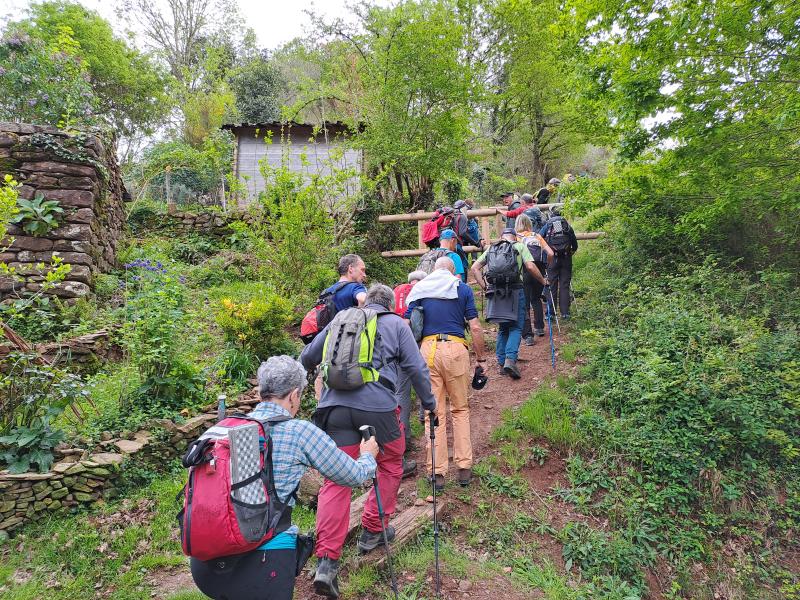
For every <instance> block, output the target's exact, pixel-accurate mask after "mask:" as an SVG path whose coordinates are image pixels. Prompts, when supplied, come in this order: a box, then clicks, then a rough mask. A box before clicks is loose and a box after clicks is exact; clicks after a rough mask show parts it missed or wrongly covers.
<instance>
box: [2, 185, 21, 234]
mask: <svg viewBox="0 0 800 600" xmlns="http://www.w3.org/2000/svg"><path fill="white" fill-rule="evenodd" d="M19 185H20V184H19V183H18V182H17V181H16V180H15V179H14V178H13V177H12V176H11V175H4V176H3V182H2V184H0V240H4V239H5V237H6V231H7V230H8V224H9V223H10V222H11V219H13V218H14V216H15V215H16V214H17V210H19V209H18V208H17V199H18V198H19V192H18V191H17V188H19Z"/></svg>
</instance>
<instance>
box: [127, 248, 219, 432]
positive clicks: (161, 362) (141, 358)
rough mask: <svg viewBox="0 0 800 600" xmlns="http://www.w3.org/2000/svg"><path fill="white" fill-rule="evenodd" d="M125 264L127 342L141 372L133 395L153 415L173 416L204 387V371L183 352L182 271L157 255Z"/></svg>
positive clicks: (199, 393)
mask: <svg viewBox="0 0 800 600" xmlns="http://www.w3.org/2000/svg"><path fill="white" fill-rule="evenodd" d="M125 269H126V280H125V283H126V299H127V315H128V320H127V322H126V323H125V324H124V326H123V344H124V346H125V348H126V350H127V351H128V355H129V356H130V358H131V360H132V361H133V362H134V363H135V364H136V365H137V368H138V371H139V375H140V377H141V383H140V385H139V387H138V389H137V390H136V391H135V392H134V393H133V394H132V396H131V398H130V401H131V402H134V403H136V404H137V405H138V406H139V408H140V409H142V410H144V411H149V412H150V413H151V416H172V415H173V414H174V413H175V412H177V411H179V410H181V409H183V408H186V407H190V406H192V405H194V404H195V403H197V402H198V401H199V400H201V399H202V392H203V381H202V378H201V376H200V373H199V372H198V370H197V369H196V368H195V367H194V366H193V365H192V364H191V363H190V362H189V361H188V359H187V358H186V357H185V356H184V355H183V353H182V343H181V339H182V336H183V330H184V328H185V327H186V325H187V322H186V321H187V316H186V312H185V309H184V303H185V299H186V292H185V289H184V284H183V277H182V276H175V274H174V273H173V272H171V270H170V269H169V268H167V266H165V265H164V264H162V263H161V262H159V261H150V260H137V261H134V262H132V263H128V264H126V265H125Z"/></svg>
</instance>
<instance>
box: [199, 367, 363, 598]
mask: <svg viewBox="0 0 800 600" xmlns="http://www.w3.org/2000/svg"><path fill="white" fill-rule="evenodd" d="M306 384H307V378H306V371H305V369H304V368H303V367H302V365H301V364H300V363H299V362H297V361H296V360H295V359H293V358H291V357H289V356H273V357H271V358H269V359H267V361H266V362H263V363H261V367H260V368H259V369H258V391H259V395H260V397H261V402H260V403H259V404H258V406H256V408H255V410H253V412H251V413H250V416H251V417H255V418H258V419H262V420H266V419H269V418H274V417H278V416H286V417H292V418H291V419H290V420H286V421H283V422H280V423H274V424H273V425H272V428H271V435H270V437H271V440H272V453H273V454H272V464H273V466H274V471H273V476H274V479H275V491H276V492H277V496H278V498H279V499H280V500H281V501H283V502H286V503H288V505H289V506H294V503H295V497H294V493H295V491H296V489H297V486H298V485H299V483H300V478H301V477H302V476H303V474H304V473H305V472H306V470H308V469H309V468H314V469H317V470H318V471H319V472H320V473H321V474H322V475H323V476H324V477H326V478H327V479H328V480H331V481H335V482H336V483H337V484H338V485H341V486H345V489H347V490H349V489H350V488H351V487H355V486H358V485H362V484H363V483H365V482H367V481H369V480H370V478H371V477H372V475H373V474H374V472H375V468H376V464H377V463H376V461H375V458H376V457H377V455H378V443H377V442H376V440H375V438H371V439H370V440H368V441H365V442H361V443H360V444H358V445H357V446H355V447H354V449H353V451H352V452H348V453H346V452H343V451H342V450H340V449H338V448H337V447H336V444H335V443H334V441H333V440H332V439H331V438H330V437H329V436H328V435H327V434H326V433H325V432H324V431H322V430H321V429H319V428H318V427H317V426H315V425H314V424H312V423H310V422H308V421H303V420H301V419H294V418H293V417H294V416H295V415H296V414H297V411H298V409H299V408H300V398H301V396H302V395H303V390H304V388H305V386H306ZM226 468H227V467H226ZM284 515H285V516H284V519H286V523H285V524H286V525H287V528H286V529H285V530H284V531H282V532H281V533H278V534H276V535H275V537H273V538H272V539H271V540H270V541H268V542H267V543H265V544H263V545H262V546H260V547H259V548H257V549H256V550H253V551H251V552H248V553H245V554H238V555H234V556H226V557H222V558H217V559H213V560H209V561H202V560H198V559H196V558H192V559H191V561H190V564H191V570H192V578H193V579H194V582H195V584H197V587H198V588H200V591H201V592H203V593H204V594H205V595H206V596H209V597H210V598H215V599H219V600H223V599H226V598H236V599H237V600H251V599H252V600H263V599H264V598H270V600H273V599H274V600H289V599H291V598H292V595H293V593H294V580H295V577H296V576H297V575H299V572H300V569H301V568H302V567H303V564H305V561H306V560H307V559H308V556H309V555H310V554H311V548H310V540H309V538H307V537H306V536H300V535H299V530H298V527H297V526H296V525H292V524H291V509H289V510H288V515H287V514H286V513H284ZM282 522H283V521H282Z"/></svg>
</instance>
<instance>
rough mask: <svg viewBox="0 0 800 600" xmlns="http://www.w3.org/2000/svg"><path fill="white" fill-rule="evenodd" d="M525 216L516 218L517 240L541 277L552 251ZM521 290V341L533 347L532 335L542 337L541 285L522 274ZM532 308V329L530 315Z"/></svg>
mask: <svg viewBox="0 0 800 600" xmlns="http://www.w3.org/2000/svg"><path fill="white" fill-rule="evenodd" d="M534 227H535V226H534V225H533V224H532V223H531V220H530V218H528V215H527V214H522V215H520V216H518V217H517V240H518V241H520V242H522V243H523V244H525V246H527V248H528V250H529V251H530V253H531V256H532V257H533V263H534V264H535V265H536V268H537V269H539V272H540V273H541V274H542V275H545V273H546V272H547V265H548V263H549V262H550V261H551V260H552V258H553V250H552V249H551V248H550V246H548V245H547V242H546V241H545V240H544V238H543V237H542V236H540V235H539V233H538V232H537V230H536V229H535V228H534ZM522 289H523V291H524V292H525V323H524V324H523V326H522V339H523V341H524V343H525V345H526V346H533V336H534V334H535V335H536V336H538V337H543V336H544V310H543V309H542V291H543V290H544V287H543V286H542V284H541V283H540V282H539V281H538V280H536V279H534V278H533V277H531V275H530V273H528V271H525V272H524V273H523V274H522ZM530 308H533V328H531V313H530V310H529V309H530Z"/></svg>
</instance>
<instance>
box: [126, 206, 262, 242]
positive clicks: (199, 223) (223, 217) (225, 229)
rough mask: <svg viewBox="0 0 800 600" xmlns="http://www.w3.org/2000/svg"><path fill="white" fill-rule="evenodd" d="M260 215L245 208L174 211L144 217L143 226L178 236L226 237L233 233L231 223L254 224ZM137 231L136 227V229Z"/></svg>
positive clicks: (133, 226)
mask: <svg viewBox="0 0 800 600" xmlns="http://www.w3.org/2000/svg"><path fill="white" fill-rule="evenodd" d="M257 218H258V217H256V216H255V214H254V213H252V212H249V211H245V210H234V211H231V212H227V213H222V212H211V211H208V212H174V213H161V212H159V213H152V214H150V215H148V216H146V217H144V218H143V219H142V222H141V224H136V223H134V224H132V228H136V227H137V226H141V227H142V228H143V229H146V230H150V231H164V232H171V233H173V234H175V235H177V236H186V235H191V234H199V235H203V236H207V237H212V238H224V237H227V236H229V235H231V234H232V233H233V230H232V229H231V227H230V225H231V223H234V222H236V221H244V222H245V223H250V224H252V223H253V222H254V221H255V220H256V219H257ZM134 231H135V229H134Z"/></svg>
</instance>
